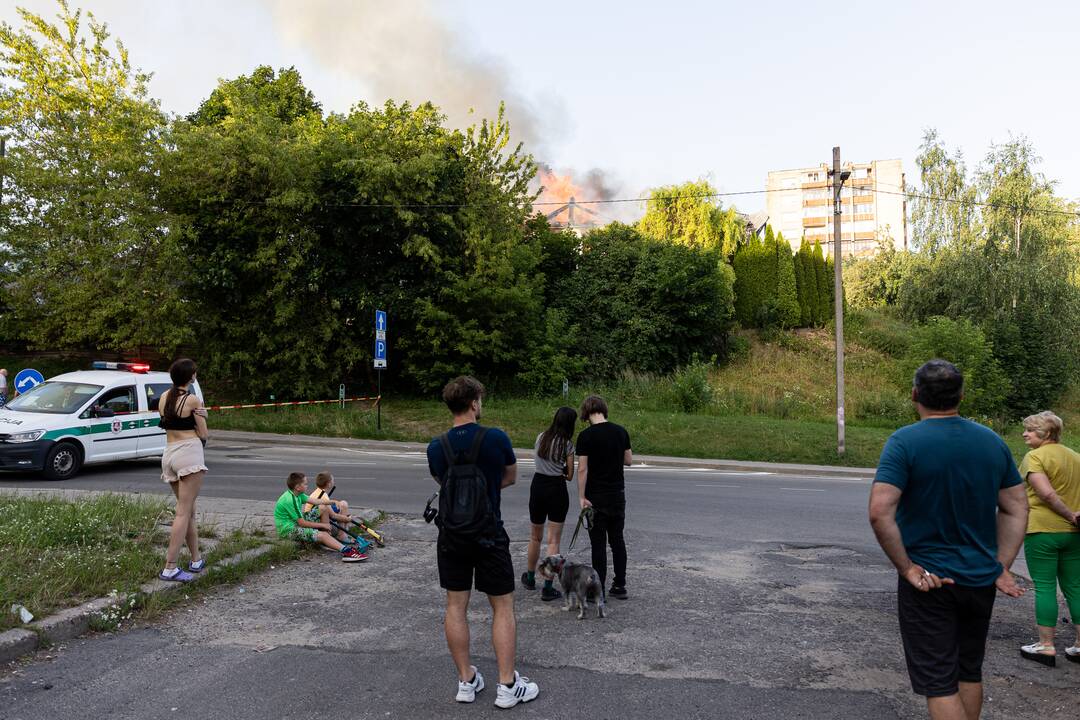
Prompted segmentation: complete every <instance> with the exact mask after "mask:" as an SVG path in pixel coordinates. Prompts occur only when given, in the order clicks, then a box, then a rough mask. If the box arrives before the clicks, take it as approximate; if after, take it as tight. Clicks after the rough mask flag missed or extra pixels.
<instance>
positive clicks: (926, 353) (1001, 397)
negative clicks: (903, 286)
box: [904, 317, 1010, 418]
mask: <svg viewBox="0 0 1080 720" xmlns="http://www.w3.org/2000/svg"><path fill="white" fill-rule="evenodd" d="M931 358H942V359H944V360H948V361H949V362H951V363H953V364H954V365H956V367H957V368H959V369H960V372H962V373H964V400H963V402H962V403H961V405H960V409H961V412H963V413H964V414H965V415H970V416H975V417H982V418H996V417H999V416H1000V415H1001V413H1002V411H1003V410H1004V409H1005V401H1006V398H1007V397H1008V394H1009V389H1010V388H1009V379H1008V378H1007V377H1006V376H1005V373H1004V371H1002V369H1001V366H1000V365H999V364H998V361H997V360H996V359H995V358H994V353H993V349H992V347H991V345H990V342H989V341H988V340H987V339H986V336H985V335H984V334H983V332H982V330H980V329H979V328H978V327H977V326H976V325H975V324H974V323H972V322H971V321H969V320H965V319H960V320H952V319H950V318H945V317H934V318H930V319H929V320H928V321H927V322H926V324H925V325H922V326H921V327H919V328H917V329H916V331H915V333H914V337H913V338H912V340H911V345H910V347H909V349H908V357H907V360H906V362H905V364H904V370H905V372H906V373H907V377H908V378H910V377H913V376H914V373H915V370H916V369H917V368H918V367H919V366H920V365H922V364H923V363H924V362H926V361H927V360H930V359H931Z"/></svg>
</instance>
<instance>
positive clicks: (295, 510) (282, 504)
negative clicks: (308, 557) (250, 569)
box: [274, 472, 367, 562]
mask: <svg viewBox="0 0 1080 720" xmlns="http://www.w3.org/2000/svg"><path fill="white" fill-rule="evenodd" d="M307 482H308V479H307V475H305V474H304V473H301V472H294V473H289V477H288V479H287V480H286V481H285V485H286V486H287V487H288V490H286V491H285V492H283V493H282V494H281V497H279V498H278V501H277V504H276V505H274V525H275V526H276V527H277V531H278V535H279V536H280V537H283V538H293V539H294V540H298V541H300V542H311V543H319V544H320V545H322V546H324V547H327V548H330V549H331V550H337V551H338V552H340V553H341V559H342V561H344V562H362V561H364V560H367V555H365V554H364V553H362V552H360V551H359V550H357V549H356V548H355V547H351V546H345V545H342V544H341V543H340V542H338V541H337V540H336V539H334V537H333V536H332V535H331V534H330V533H331V531H332V529H333V528H332V527H331V525H330V522H329V521H328V520H326V521H323V522H319V521H316V520H311V519H309V516H305V514H304V512H303V506H304V504H305V503H309V504H312V505H321V506H325V507H326V510H327V511H329V509H330V508H329V506H330V504H331V502H330V498H329V497H318V498H308V496H307V495H306V494H305V493H306V492H307V487H308V486H307ZM320 519H321V518H320Z"/></svg>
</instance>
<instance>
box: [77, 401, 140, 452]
mask: <svg viewBox="0 0 1080 720" xmlns="http://www.w3.org/2000/svg"><path fill="white" fill-rule="evenodd" d="M99 410H106V411H111V414H110V416H108V417H102V416H99V415H98V414H97V412H98V411H99ZM138 411H139V398H138V395H137V394H136V392H135V385H124V386H121V387H117V388H111V389H109V390H106V391H105V392H103V393H101V395H99V396H98V397H97V399H95V400H94V401H93V402H92V403H90V407H89V408H87V409H86V410H85V411H84V412H83V413H82V415H80V416H79V417H80V418H82V419H86V420H88V421H89V423H90V438H89V439H90V442H89V443H88V445H89V454H88V455H87V457H86V462H88V463H91V462H104V461H107V460H125V459H127V458H133V457H135V453H136V450H137V449H138V445H139V426H140V425H141V422H140V419H139V412H138Z"/></svg>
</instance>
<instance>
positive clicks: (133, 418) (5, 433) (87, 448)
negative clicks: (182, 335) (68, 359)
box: [0, 361, 202, 480]
mask: <svg viewBox="0 0 1080 720" xmlns="http://www.w3.org/2000/svg"><path fill="white" fill-rule="evenodd" d="M93 368H94V369H93V370H80V371H78V372H70V373H65V374H63V375H57V376H56V377H54V378H50V379H49V380H47V381H45V382H43V383H41V384H40V385H37V386H35V387H34V388H33V389H32V390H28V391H26V392H25V393H23V394H21V395H19V396H18V397H17V398H15V399H14V400H12V401H10V402H9V403H8V404H7V405H6V406H5V407H3V408H0V470H24V471H40V472H42V473H43V474H44V475H45V477H47V478H49V479H50V480H67V479H68V478H71V477H74V476H75V474H76V473H78V472H79V469H80V468H81V467H82V466H83V465H94V464H98V463H105V462H112V461H114V460H129V459H131V458H142V457H154V456H160V455H161V454H162V452H164V451H165V431H164V430H162V429H161V428H159V427H158V424H159V422H160V420H161V418H160V416H159V415H158V400H160V398H161V396H162V395H164V394H165V391H166V390H168V389H169V388H171V387H172V381H171V380H170V379H169V374H168V373H165V372H152V371H151V370H150V366H149V365H147V364H145V363H114V362H100V361H99V362H94V363H93ZM191 392H192V393H194V394H195V395H196V396H197V397H198V398H199V399H200V400H201V399H202V390H201V389H200V388H199V384H198V382H197V381H192V383H191Z"/></svg>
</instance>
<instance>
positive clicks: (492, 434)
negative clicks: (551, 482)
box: [427, 423, 517, 528]
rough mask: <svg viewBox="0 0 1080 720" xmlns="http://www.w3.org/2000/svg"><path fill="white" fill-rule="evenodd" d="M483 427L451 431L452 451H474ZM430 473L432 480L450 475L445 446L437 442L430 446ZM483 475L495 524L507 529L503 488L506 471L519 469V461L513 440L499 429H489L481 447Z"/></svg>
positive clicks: (479, 460)
mask: <svg viewBox="0 0 1080 720" xmlns="http://www.w3.org/2000/svg"><path fill="white" fill-rule="evenodd" d="M479 429H480V426H479V425H477V424H476V423H469V424H467V425H461V426H459V427H456V428H452V429H451V430H450V447H451V448H453V449H454V452H456V453H461V454H464V453H467V452H469V448H471V447H472V442H473V437H475V436H476V431H477V430H479ZM427 459H428V470H429V471H430V472H431V476H432V477H434V478H438V479H439V480H440V481H441V480H442V476H443V473H445V472H446V468H447V462H446V453H444V452H443V447H442V443H441V442H439V438H435V439H434V440H432V441H431V442H430V443H429V444H428V449H427ZM476 464H477V465H478V466H479V467H480V471H481V472H482V473H484V477H486V478H487V482H488V493H489V495H488V496H489V497H490V498H491V507H492V508H493V509H494V510H495V520H496V522H497V523H498V526H499V527H500V528H501V527H502V526H503V522H502V515H501V514H500V512H499V494H500V491H501V488H502V477H503V468H505V467H506V466H507V465H516V464H517V458H516V457H515V456H514V446H513V445H511V444H510V438H509V437H508V436H507V434H506V433H504V432H503V431H502V430H500V429H498V428H488V431H487V435H485V436H484V441H483V443H481V444H480V455H479V457H478V458H477V460H476Z"/></svg>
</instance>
